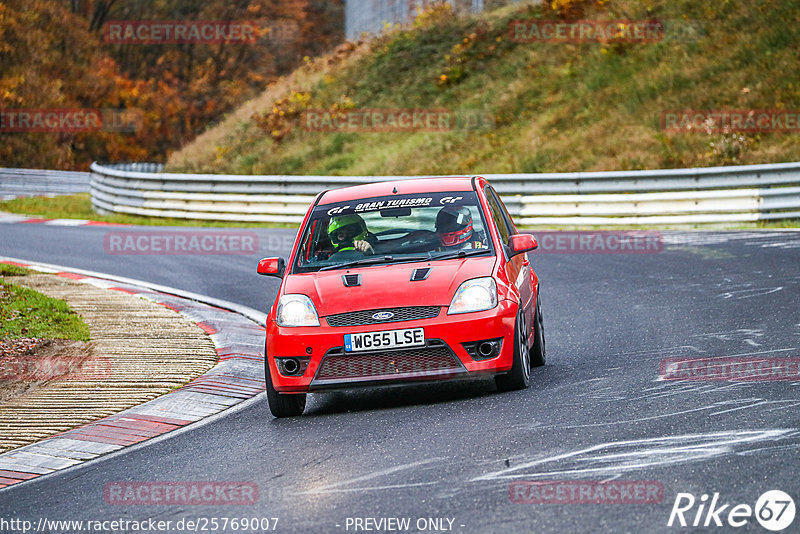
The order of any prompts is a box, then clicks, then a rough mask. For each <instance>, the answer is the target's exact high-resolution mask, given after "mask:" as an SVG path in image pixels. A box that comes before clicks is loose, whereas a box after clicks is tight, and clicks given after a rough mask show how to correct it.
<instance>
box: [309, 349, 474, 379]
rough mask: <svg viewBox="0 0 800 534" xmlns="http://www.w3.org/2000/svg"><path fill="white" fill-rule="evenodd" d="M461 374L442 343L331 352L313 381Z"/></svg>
mask: <svg viewBox="0 0 800 534" xmlns="http://www.w3.org/2000/svg"><path fill="white" fill-rule="evenodd" d="M460 371H463V366H462V365H461V362H460V361H459V360H458V358H456V357H455V355H454V354H453V353H452V351H451V350H450V349H449V348H448V347H447V345H445V344H444V343H443V342H441V341H439V342H432V343H430V344H429V346H426V347H418V348H413V349H400V350H393V351H389V352H381V353H375V354H347V355H342V351H341V349H338V350H337V349H334V350H333V351H331V352H329V353H328V354H326V355H325V358H324V359H323V360H322V364H321V365H320V367H319V371H317V376H316V380H341V379H353V378H361V379H369V378H388V377H398V378H414V377H415V376H430V375H440V374H447V373H448V372H453V373H456V372H460Z"/></svg>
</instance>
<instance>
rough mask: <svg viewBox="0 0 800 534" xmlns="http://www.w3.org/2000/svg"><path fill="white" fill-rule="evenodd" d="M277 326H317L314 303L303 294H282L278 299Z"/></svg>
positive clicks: (317, 317)
mask: <svg viewBox="0 0 800 534" xmlns="http://www.w3.org/2000/svg"><path fill="white" fill-rule="evenodd" d="M277 318H278V326H319V316H318V315H317V310H316V309H315V308H314V303H313V302H311V299H310V298H308V297H307V296H305V295H284V296H282V297H281V299H280V300H279V301H278V313H277Z"/></svg>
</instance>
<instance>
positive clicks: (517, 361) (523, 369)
mask: <svg viewBox="0 0 800 534" xmlns="http://www.w3.org/2000/svg"><path fill="white" fill-rule="evenodd" d="M527 339H528V330H527V328H526V326H525V314H524V313H523V311H522V305H520V307H519V311H518V312H517V321H516V323H515V325H514V363H513V364H512V365H511V371H509V372H508V373H506V374H504V375H497V376H496V377H494V381H495V384H496V385H497V389H498V390H499V391H513V390H515V389H525V388H527V387H528V384H529V383H530V376H531V360H530V351H529V350H528V341H527Z"/></svg>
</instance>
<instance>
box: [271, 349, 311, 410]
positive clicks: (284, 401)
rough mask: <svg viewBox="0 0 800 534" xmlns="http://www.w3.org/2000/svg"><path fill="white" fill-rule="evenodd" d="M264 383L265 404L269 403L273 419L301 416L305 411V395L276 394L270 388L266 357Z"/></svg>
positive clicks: (273, 389)
mask: <svg viewBox="0 0 800 534" xmlns="http://www.w3.org/2000/svg"><path fill="white" fill-rule="evenodd" d="M264 382H266V388H267V402H269V411H270V412H272V415H274V416H275V417H295V416H298V415H302V413H303V410H305V409H306V394H305V393H295V394H288V393H278V392H277V391H275V388H274V387H273V386H272V378H271V377H270V374H269V362H268V361H267V357H266V356H264Z"/></svg>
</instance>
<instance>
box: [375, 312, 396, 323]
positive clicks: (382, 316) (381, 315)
mask: <svg viewBox="0 0 800 534" xmlns="http://www.w3.org/2000/svg"><path fill="white" fill-rule="evenodd" d="M392 317H394V314H393V313H392V312H387V311H383V312H378V313H373V314H372V318H373V319H375V320H376V321H388V320H389V319H391V318H392Z"/></svg>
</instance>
